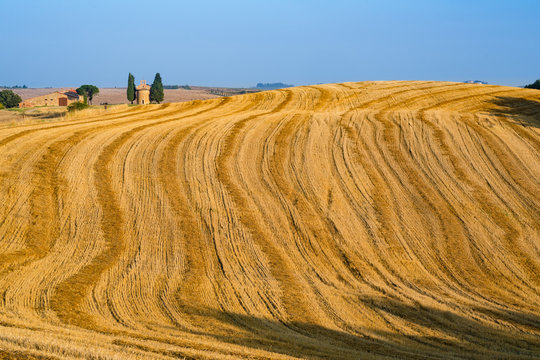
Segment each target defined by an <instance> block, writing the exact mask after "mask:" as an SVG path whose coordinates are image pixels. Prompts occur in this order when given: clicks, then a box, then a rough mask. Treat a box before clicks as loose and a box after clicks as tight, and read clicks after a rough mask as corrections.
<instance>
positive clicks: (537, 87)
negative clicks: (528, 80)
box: [525, 79, 540, 90]
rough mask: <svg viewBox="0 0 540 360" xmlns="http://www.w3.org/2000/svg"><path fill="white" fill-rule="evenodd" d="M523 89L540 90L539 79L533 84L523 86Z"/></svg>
mask: <svg viewBox="0 0 540 360" xmlns="http://www.w3.org/2000/svg"><path fill="white" fill-rule="evenodd" d="M525 88H527V89H537V90H540V79H538V80H536V81H535V82H534V83H532V84H529V85H525Z"/></svg>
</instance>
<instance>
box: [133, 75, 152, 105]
mask: <svg viewBox="0 0 540 360" xmlns="http://www.w3.org/2000/svg"><path fill="white" fill-rule="evenodd" d="M135 90H136V91H137V104H142V105H144V104H150V85H147V84H146V80H141V84H140V85H137V86H136V87H135Z"/></svg>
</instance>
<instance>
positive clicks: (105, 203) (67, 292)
mask: <svg viewBox="0 0 540 360" xmlns="http://www.w3.org/2000/svg"><path fill="white" fill-rule="evenodd" d="M222 103H223V102H222ZM216 106H219V103H218V104H217V105H216ZM214 108H215V107H214ZM212 109H213V108H210V109H205V110H201V111H199V112H197V113H195V114H192V115H188V116H197V115H200V114H202V113H205V112H208V111H211V110H212ZM183 118H184V117H179V118H174V119H170V120H162V121H158V122H154V123H151V124H146V125H141V126H138V127H135V128H133V129H131V130H129V131H127V132H124V133H123V134H121V135H120V136H119V137H117V138H116V139H114V140H113V141H112V142H111V143H110V144H109V145H107V146H106V147H105V148H104V149H103V151H102V152H101V154H100V155H99V157H98V160H97V162H96V164H95V165H94V173H95V187H96V189H97V191H98V199H97V200H98V203H99V205H100V207H101V209H102V211H103V214H102V221H101V229H102V233H103V237H104V239H105V246H106V248H105V249H104V250H103V251H102V252H101V253H100V254H99V255H98V256H97V257H95V258H94V259H92V261H91V262H90V263H89V264H87V265H85V266H84V267H83V268H82V269H80V270H79V271H78V272H77V273H76V274H74V275H72V276H71V277H69V278H68V279H66V280H64V281H63V282H62V283H60V284H59V285H58V286H57V287H56V290H55V295H54V297H53V298H52V299H51V308H52V309H53V310H54V311H55V312H56V313H57V315H58V316H59V317H60V318H61V320H62V321H63V322H65V323H67V324H74V325H77V326H80V327H86V328H98V329H99V326H98V324H96V323H95V321H94V319H93V317H92V316H91V315H89V314H87V313H86V312H84V311H83V310H82V309H81V308H80V307H81V303H82V300H83V299H84V297H85V296H86V295H87V293H88V289H91V288H92V286H93V284H95V283H96V282H97V280H98V279H99V278H100V276H101V274H103V273H104V272H105V271H107V270H108V269H109V268H110V267H112V266H113V265H114V264H115V262H116V260H117V258H118V257H119V255H120V254H121V252H122V250H123V249H124V246H125V245H124V239H123V237H124V229H123V225H122V223H123V221H124V220H123V217H122V216H123V215H122V212H121V210H120V208H119V206H118V200H117V195H116V192H115V191H114V189H113V187H112V185H111V178H112V177H111V171H110V165H109V164H110V162H111V161H112V159H113V158H114V155H115V154H116V152H117V150H118V149H119V148H120V146H122V145H123V144H124V143H125V142H127V140H128V139H129V138H130V137H132V136H133V135H134V134H136V133H137V132H140V131H142V130H144V129H147V128H149V127H152V126H157V125H161V124H164V123H168V122H172V121H179V120H181V119H183ZM66 310H67V311H66Z"/></svg>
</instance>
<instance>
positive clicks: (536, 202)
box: [0, 81, 540, 359]
mask: <svg viewBox="0 0 540 360" xmlns="http://www.w3.org/2000/svg"><path fill="white" fill-rule="evenodd" d="M0 184H1V185H0V203H1V204H2V206H1V208H0V274H1V275H0V357H2V358H6V359H178V358H180V359H182V358H187V359H191V358H195V359H237V358H249V359H299V358H301V359H305V358H309V359H371V358H375V359H449V358H456V359H458V358H459V359H462V358H475V359H503V358H504V359H507V358H508V359H510V358H511V359H538V358H540V315H539V314H540V222H539V218H540V92H539V91H536V90H526V89H518V88H509V87H500V86H491V85H469V84H460V83H444V82H397V81H396V82H364V83H344V84H331V85H319V86H312V87H298V88H291V89H286V90H278V91H269V92H261V93H257V94H250V95H242V96H235V97H230V98H217V99H211V100H204V101H193V102H186V103H173V104H165V105H149V106H139V107H129V108H128V107H123V108H119V109H117V110H115V111H111V112H100V113H92V112H88V113H84V112H82V113H80V114H79V115H78V116H77V117H75V118H71V119H70V120H69V121H57V122H50V123H46V124H21V125H13V124H2V125H1V127H0Z"/></svg>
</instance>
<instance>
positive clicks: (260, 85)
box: [256, 82, 294, 90]
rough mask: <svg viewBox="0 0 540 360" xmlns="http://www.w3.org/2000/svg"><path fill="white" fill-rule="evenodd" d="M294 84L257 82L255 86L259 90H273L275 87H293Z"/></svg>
mask: <svg viewBox="0 0 540 360" xmlns="http://www.w3.org/2000/svg"><path fill="white" fill-rule="evenodd" d="M293 86H294V85H288V84H284V83H280V82H278V83H258V84H257V86H256V88H257V89H261V90H275V89H283V88H288V87H293Z"/></svg>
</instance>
